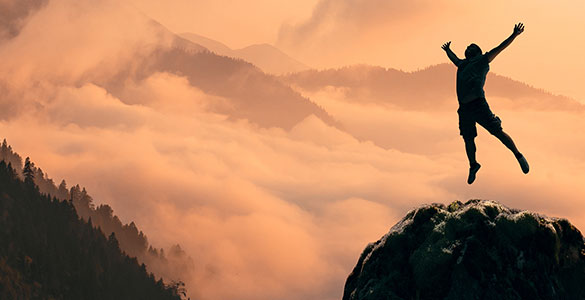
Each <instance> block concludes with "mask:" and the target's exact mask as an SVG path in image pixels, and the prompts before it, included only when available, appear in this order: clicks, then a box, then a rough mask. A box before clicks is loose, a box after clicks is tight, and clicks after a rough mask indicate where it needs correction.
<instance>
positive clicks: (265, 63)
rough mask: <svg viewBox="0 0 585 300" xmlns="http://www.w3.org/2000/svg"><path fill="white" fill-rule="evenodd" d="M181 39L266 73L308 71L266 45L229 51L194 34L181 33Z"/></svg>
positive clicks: (278, 73)
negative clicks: (239, 60) (252, 65)
mask: <svg viewBox="0 0 585 300" xmlns="http://www.w3.org/2000/svg"><path fill="white" fill-rule="evenodd" d="M180 36H181V37H183V38H185V39H188V40H190V41H191V42H193V43H197V44H199V45H201V46H203V47H205V48H207V49H209V51H211V52H214V53H215V54H218V55H223V56H229V57H233V58H240V59H243V60H245V61H248V62H251V63H252V64H254V65H256V66H258V67H259V68H260V69H262V70H263V71H264V72H266V73H271V74H276V75H280V74H286V73H294V72H299V71H303V70H308V69H310V67H309V66H307V65H305V64H304V63H302V62H300V61H298V60H296V59H294V58H292V57H290V56H289V55H288V54H286V53H284V52H283V51H282V50H280V49H278V48H276V47H275V46H273V45H270V44H268V43H260V44H253V45H250V46H247V47H244V48H240V49H231V48H230V47H228V46H226V45H225V44H223V43H221V42H218V41H216V40H213V39H210V38H207V37H204V36H202V35H199V34H195V33H190V32H186V33H182V34H180Z"/></svg>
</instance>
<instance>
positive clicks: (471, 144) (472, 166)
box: [463, 137, 481, 184]
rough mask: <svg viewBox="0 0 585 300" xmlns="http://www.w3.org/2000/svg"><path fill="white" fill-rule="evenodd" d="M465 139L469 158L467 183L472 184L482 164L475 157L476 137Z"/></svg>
mask: <svg viewBox="0 0 585 300" xmlns="http://www.w3.org/2000/svg"><path fill="white" fill-rule="evenodd" d="M463 141H465V153H467V159H468V160H469V175H468V177H467V183H468V184H472V183H473V182H474V181H475V175H476V174H477V171H479V168H481V165H480V164H479V163H478V162H477V160H476V159H475V151H476V147H475V137H464V138H463Z"/></svg>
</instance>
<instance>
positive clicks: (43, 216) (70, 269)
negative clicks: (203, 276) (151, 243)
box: [0, 160, 181, 299]
mask: <svg viewBox="0 0 585 300" xmlns="http://www.w3.org/2000/svg"><path fill="white" fill-rule="evenodd" d="M33 178H34V174H33V173H32V172H30V163H29V165H25V168H24V180H22V179H20V178H19V177H18V175H17V174H16V171H15V170H14V169H13V168H12V164H11V163H10V162H9V163H6V162H5V161H4V160H2V161H0V298H1V299H180V296H179V293H180V290H181V286H180V284H173V285H165V284H164V283H163V281H162V279H160V280H158V281H157V280H155V277H154V276H153V275H152V274H149V273H148V272H147V271H146V267H145V265H144V264H142V265H139V264H138V261H137V260H136V259H135V258H130V257H129V256H127V255H126V254H124V253H123V252H122V251H121V250H120V247H119V244H118V240H117V239H116V236H115V234H111V235H110V236H109V237H108V238H106V236H105V235H104V233H103V232H102V231H101V230H100V229H99V228H95V227H94V225H93V224H92V222H91V221H89V222H86V221H84V220H82V219H80V218H79V217H78V215H77V213H76V211H75V208H74V207H73V204H72V202H71V201H61V200H59V199H57V198H55V197H53V198H51V197H50V196H48V195H46V194H42V193H41V192H40V191H39V187H38V186H37V185H36V184H35V183H34V179H33Z"/></svg>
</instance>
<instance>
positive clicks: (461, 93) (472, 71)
mask: <svg viewBox="0 0 585 300" xmlns="http://www.w3.org/2000/svg"><path fill="white" fill-rule="evenodd" d="M522 32H524V24H522V23H518V24H516V25H515V26H514V31H513V32H512V35H510V37H508V38H507V39H506V40H504V41H503V42H502V43H501V44H500V45H499V46H497V47H496V48H494V49H492V50H491V51H489V52H486V53H485V54H482V52H481V48H479V46H478V45H476V44H471V45H469V46H467V49H466V50H465V59H459V58H458V57H457V55H455V53H453V51H451V48H450V46H451V42H447V43H445V44H444V45H443V46H442V47H441V48H443V50H445V52H446V53H447V56H448V57H449V59H450V60H451V61H452V62H453V63H454V64H455V65H456V66H457V99H458V100H459V109H458V110H457V113H458V114H459V133H460V134H461V136H462V137H463V141H465V151H466V152H467V158H468V159H469V177H468V178H467V183H468V184H472V183H473V181H475V175H476V173H477V171H479V168H481V165H480V164H479V163H478V162H477V161H476V160H475V141H474V140H475V137H476V136H477V129H476V127H475V123H478V124H479V125H481V126H482V127H483V128H485V129H486V130H487V131H489V133H491V134H492V135H494V136H495V137H497V138H498V139H499V140H500V141H501V142H502V143H503V144H504V145H505V146H506V147H508V149H510V151H512V153H514V155H515V156H516V159H517V160H518V162H519V163H520V167H521V168H522V172H524V173H525V174H526V173H528V171H529V167H528V162H527V161H526V158H524V156H523V155H522V153H520V151H518V148H516V145H515V144H514V141H513V140H512V138H511V137H510V136H509V135H508V134H507V133H505V132H504V131H503V130H502V121H501V120H500V118H499V117H497V116H496V115H494V113H492V111H491V110H490V107H489V105H488V103H487V101H486V99H485V92H484V90H483V86H484V84H485V79H486V75H487V73H488V71H489V69H490V66H489V63H490V62H491V61H492V60H494V58H496V56H497V55H498V54H500V52H502V50H504V49H506V47H508V46H509V45H510V44H511V43H512V41H514V39H515V38H516V37H517V36H519V35H520V34H521V33H522Z"/></svg>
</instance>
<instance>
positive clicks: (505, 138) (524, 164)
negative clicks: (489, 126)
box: [493, 130, 530, 174]
mask: <svg viewBox="0 0 585 300" xmlns="http://www.w3.org/2000/svg"><path fill="white" fill-rule="evenodd" d="M493 135H494V136H495V137H497V138H498V139H499V140H500V141H501V142H502V143H503V144H504V145H505V146H506V147H507V148H508V149H510V151H512V153H514V156H516V159H517V160H518V163H519V164H520V168H522V172H524V174H526V173H528V171H530V167H529V166H528V161H526V158H525V157H524V155H522V153H520V151H518V148H516V144H514V141H513V140H512V137H510V136H509V135H508V134H507V133H505V132H504V131H503V130H500V131H499V132H495V133H493Z"/></svg>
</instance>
